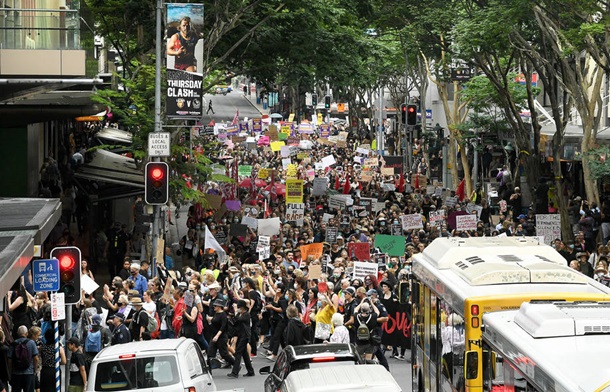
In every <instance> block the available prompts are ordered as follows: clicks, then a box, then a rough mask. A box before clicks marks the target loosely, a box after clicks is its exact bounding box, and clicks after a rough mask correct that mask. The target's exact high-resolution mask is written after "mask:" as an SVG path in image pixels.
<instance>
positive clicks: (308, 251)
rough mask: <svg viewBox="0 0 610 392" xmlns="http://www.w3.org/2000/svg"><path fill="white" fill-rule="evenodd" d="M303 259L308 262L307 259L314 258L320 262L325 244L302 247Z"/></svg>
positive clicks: (316, 243)
mask: <svg viewBox="0 0 610 392" xmlns="http://www.w3.org/2000/svg"><path fill="white" fill-rule="evenodd" d="M300 249H301V258H302V259H303V260H307V257H309V256H313V259H314V260H320V257H322V251H323V250H324V244H323V243H321V242H314V243H313V244H308V245H301V247H300Z"/></svg>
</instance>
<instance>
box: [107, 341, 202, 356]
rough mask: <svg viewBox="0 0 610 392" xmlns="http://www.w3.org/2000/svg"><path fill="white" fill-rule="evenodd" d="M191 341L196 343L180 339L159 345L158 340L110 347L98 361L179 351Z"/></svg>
mask: <svg viewBox="0 0 610 392" xmlns="http://www.w3.org/2000/svg"><path fill="white" fill-rule="evenodd" d="M189 341H192V342H194V340H192V339H186V338H179V339H163V344H159V343H160V341H158V340H143V341H140V342H131V343H123V344H115V345H114V346H108V347H106V348H104V349H103V350H102V351H100V352H99V354H98V355H97V357H96V359H101V360H103V359H108V358H115V357H118V356H119V355H126V354H136V356H137V354H145V353H148V352H156V353H159V352H163V351H177V350H178V349H179V348H180V347H181V346H186V345H187V344H188V342H189Z"/></svg>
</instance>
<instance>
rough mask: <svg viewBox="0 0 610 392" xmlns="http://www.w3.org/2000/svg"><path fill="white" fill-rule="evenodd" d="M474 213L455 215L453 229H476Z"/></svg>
mask: <svg viewBox="0 0 610 392" xmlns="http://www.w3.org/2000/svg"><path fill="white" fill-rule="evenodd" d="M477 220H478V219H477V216H476V215H458V216H456V217H455V229H456V230H460V231H466V230H476V229H477Z"/></svg>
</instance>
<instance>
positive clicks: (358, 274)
mask: <svg viewBox="0 0 610 392" xmlns="http://www.w3.org/2000/svg"><path fill="white" fill-rule="evenodd" d="M378 271H379V265H377V263H366V262H362V261H354V272H353V275H352V279H356V278H358V279H360V280H362V281H364V278H365V277H366V276H367V275H375V276H377V272H378Z"/></svg>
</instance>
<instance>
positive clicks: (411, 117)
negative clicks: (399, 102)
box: [407, 104, 417, 125]
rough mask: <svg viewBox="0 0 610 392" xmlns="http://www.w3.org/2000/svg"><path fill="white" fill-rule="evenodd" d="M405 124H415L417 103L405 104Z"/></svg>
mask: <svg viewBox="0 0 610 392" xmlns="http://www.w3.org/2000/svg"><path fill="white" fill-rule="evenodd" d="M407 125H417V105H412V104H409V105H407Z"/></svg>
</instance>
